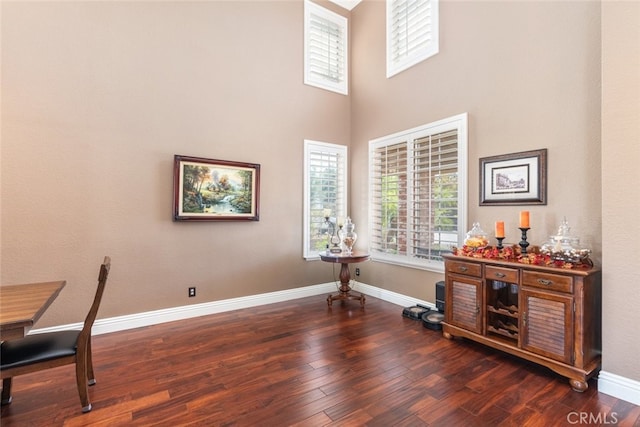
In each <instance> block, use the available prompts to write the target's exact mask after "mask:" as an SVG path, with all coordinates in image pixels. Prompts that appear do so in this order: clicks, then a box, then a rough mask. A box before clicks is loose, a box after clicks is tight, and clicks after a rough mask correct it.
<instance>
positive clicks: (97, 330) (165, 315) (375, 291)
mask: <svg viewBox="0 0 640 427" xmlns="http://www.w3.org/2000/svg"><path fill="white" fill-rule="evenodd" d="M352 287H353V289H354V291H358V292H362V293H363V294H366V295H370V296H372V297H375V298H379V299H382V300H385V301H388V302H391V303H393V304H397V305H400V306H403V307H407V306H411V305H415V304H421V305H425V306H427V307H435V306H434V305H433V304H432V303H429V302H426V301H419V300H416V299H415V298H410V297H407V296H405V295H401V294H398V293H395V292H391V291H388V290H386V289H380V288H377V287H375V286H370V285H366V284H364V283H360V282H353V283H352ZM336 291H337V286H336V284H335V283H334V282H329V283H322V284H319V285H312V286H305V287H302V288H295V289H287V290H284V291H276V292H269V293H265V294H258V295H249V296H246V297H239V298H231V299H226V300H221V301H211V302H205V303H202V304H192V305H184V306H181V307H172V308H167V309H164V310H154V311H147V312H144V313H136V314H129V315H125V316H118V317H111V318H107V319H97V320H96V321H95V323H94V324H93V329H92V334H93V335H100V334H106V333H109V332H118V331H125V330H128V329H134V328H141V327H144V326H151V325H157V324H160V323H166V322H173V321H176V320H184V319H190V318H193V317H199V316H206V315H209V314H216V313H223V312H226V311H231V310H239V309H242V308H251V307H257V306H260V305H265V304H273V303H276V302H283V301H289V300H292V299H297V298H305V297H310V296H315V295H321V294H325V293H326V294H331V293H335V292H336ZM69 329H77V330H79V329H82V323H73V324H68V325H62V326H53V327H49V328H40V329H34V330H32V331H31V332H29V333H30V334H39V333H44V332H53V331H61V330H69Z"/></svg>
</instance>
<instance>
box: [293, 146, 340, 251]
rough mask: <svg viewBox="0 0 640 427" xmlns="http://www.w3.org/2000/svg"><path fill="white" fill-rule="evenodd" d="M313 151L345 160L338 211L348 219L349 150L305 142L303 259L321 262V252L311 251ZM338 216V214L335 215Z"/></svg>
mask: <svg viewBox="0 0 640 427" xmlns="http://www.w3.org/2000/svg"><path fill="white" fill-rule="evenodd" d="M312 151H324V152H329V153H338V154H342V156H343V159H344V164H343V170H344V179H343V183H342V185H343V187H342V194H343V196H342V199H341V200H340V205H341V207H340V208H339V209H338V211H339V212H337V214H338V215H342V216H344V217H345V218H346V214H347V212H348V210H347V200H348V194H347V190H348V187H349V185H348V183H349V170H348V167H349V158H348V148H347V146H346V145H338V144H331V143H328V142H321V141H313V140H308V139H305V140H304V190H303V193H304V196H303V197H304V209H303V217H304V218H303V221H302V222H303V225H302V227H303V229H302V230H303V231H302V254H303V258H304V259H306V260H319V259H320V252H319V251H311V250H310V249H309V243H310V236H309V229H310V227H311V217H310V212H311V206H310V203H309V202H310V200H309V199H310V196H311V194H310V192H311V190H310V176H309V160H310V154H311V152H312ZM334 214H336V213H334ZM342 219H344V218H342Z"/></svg>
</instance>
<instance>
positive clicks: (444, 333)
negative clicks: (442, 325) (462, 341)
mask: <svg viewBox="0 0 640 427" xmlns="http://www.w3.org/2000/svg"><path fill="white" fill-rule="evenodd" d="M442 336H443V337H445V338H446V339H448V340H452V339H453V335H451V334H450V333H449V332H443V333H442Z"/></svg>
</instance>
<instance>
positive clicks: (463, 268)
mask: <svg viewBox="0 0 640 427" xmlns="http://www.w3.org/2000/svg"><path fill="white" fill-rule="evenodd" d="M458 270H460V271H467V267H465V266H464V265H461V266H460V267H458Z"/></svg>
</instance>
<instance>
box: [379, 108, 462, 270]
mask: <svg viewBox="0 0 640 427" xmlns="http://www.w3.org/2000/svg"><path fill="white" fill-rule="evenodd" d="M466 138H467V137H466V115H460V116H455V117H452V118H450V119H445V120H442V121H439V122H436V123H434V124H430V125H425V126H421V127H419V128H415V129H412V130H410V131H407V132H405V133H399V134H395V135H391V136H389V137H383V138H380V139H377V140H374V141H371V142H370V153H369V155H370V185H371V189H370V208H371V210H370V214H371V217H370V219H369V227H370V230H369V235H370V248H369V250H370V253H371V257H372V259H378V260H381V261H389V262H395V263H399V264H405V265H414V266H419V267H425V268H428V267H429V266H433V267H434V268H440V266H441V263H442V258H441V256H440V255H441V253H442V252H443V251H448V250H451V248H452V247H453V246H456V245H458V243H459V242H460V241H462V239H463V237H464V233H465V230H466V214H465V212H466V150H467V142H466Z"/></svg>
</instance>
